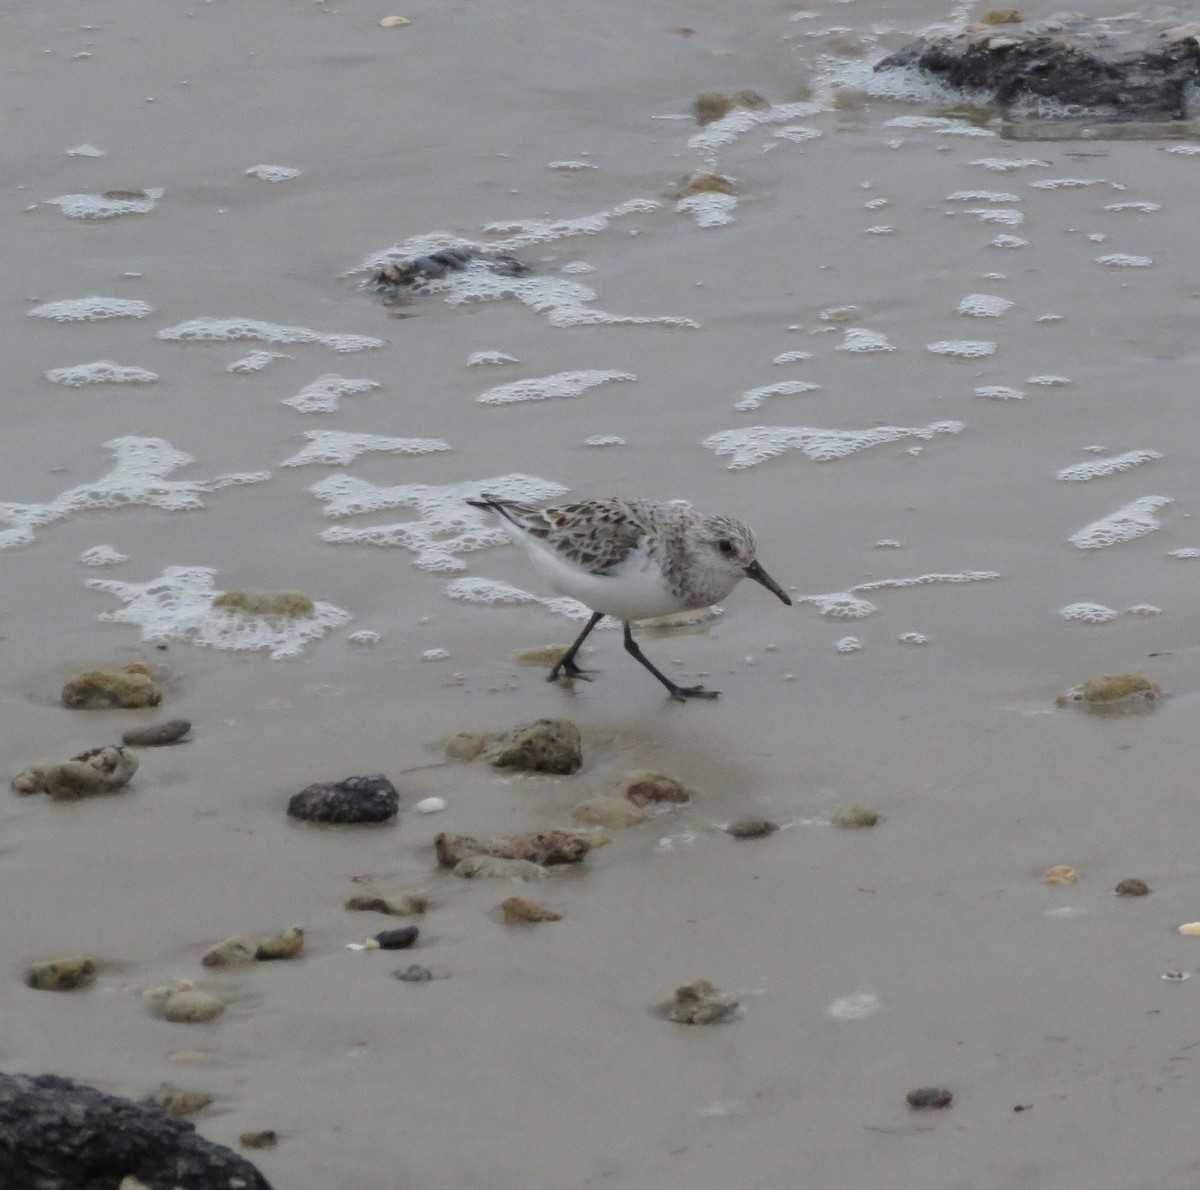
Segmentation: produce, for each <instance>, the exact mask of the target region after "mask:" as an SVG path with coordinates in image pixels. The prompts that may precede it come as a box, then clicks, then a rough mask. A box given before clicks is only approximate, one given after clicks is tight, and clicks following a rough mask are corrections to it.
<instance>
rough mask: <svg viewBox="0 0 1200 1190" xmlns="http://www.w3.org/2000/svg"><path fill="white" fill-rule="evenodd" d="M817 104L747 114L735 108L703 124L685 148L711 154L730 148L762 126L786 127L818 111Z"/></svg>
mask: <svg viewBox="0 0 1200 1190" xmlns="http://www.w3.org/2000/svg"><path fill="white" fill-rule="evenodd" d="M821 110H822V109H821V105H820V104H819V103H779V104H776V105H775V106H774V107H769V108H766V109H765V110H763V111H747V110H746V109H744V108H735V109H734V110H733V111H731V112H729V114H728V115H725V116H722V117H721V118H720V119H719V120H714V121H713V122H712V123H711V124H707V125H705V126H704V128H702V129H701V130H700V131H699V132H697V133H694V134H693V135H692V136H690V137H689V138H688V142H687V144H688V148H689V149H695V150H696V151H697V152H700V153H707V154H710V155H711V154H715V153H716V151H717V150H718V149H720V148H723V147H724V146H725V145H731V144H733V142H734V141H735V140H737V138H738V137H739V136H742V135H744V134H745V133H747V132H750V131H751V130H752V129H754V128H758V127H761V126H763V125H774V124H788V123H790V122H791V121H792V120H802V119H804V118H805V117H806V116H815V115H816V114H817V113H818V112H820V111H821Z"/></svg>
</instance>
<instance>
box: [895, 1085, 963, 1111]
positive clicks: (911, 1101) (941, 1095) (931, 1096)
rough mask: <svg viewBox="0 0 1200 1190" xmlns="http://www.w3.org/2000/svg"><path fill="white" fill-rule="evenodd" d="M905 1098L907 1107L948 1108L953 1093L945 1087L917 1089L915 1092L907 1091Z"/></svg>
mask: <svg viewBox="0 0 1200 1190" xmlns="http://www.w3.org/2000/svg"><path fill="white" fill-rule="evenodd" d="M905 1098H906V1099H907V1100H908V1106H909V1107H917V1108H927V1107H933V1108H938V1107H949V1106H950V1101H951V1100H952V1099H953V1098H954V1092H953V1091H949V1090H947V1089H946V1088H945V1087H917V1088H916V1090H914V1091H909V1093H908V1094H907V1095H906V1096H905Z"/></svg>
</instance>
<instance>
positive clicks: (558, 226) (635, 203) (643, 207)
mask: <svg viewBox="0 0 1200 1190" xmlns="http://www.w3.org/2000/svg"><path fill="white" fill-rule="evenodd" d="M661 209H662V203H660V202H658V201H657V200H656V199H653V198H631V199H628V200H627V201H625V202H622V203H618V204H617V205H616V206H615V207H613V208H612V210H609V211H597V212H596V213H595V214H592V215H579V216H576V217H575V218H574V219H514V220H510V221H509V222H506V223H489V224H488V225H487V226H486V227H485V228H484V230H485V231H487V232H489V233H491V234H494V235H499V234H500V233H502V232H507V233H508V237H507V238H506V239H500V240H493V241H491V243H490V245H488V246H489V247H490V248H491V249H492V250H493V251H495V252H516V251H519V250H520V249H521V248H527V247H529V246H530V245H531V244H549V243H552V242H553V241H555V240H562V239H566V238H568V237H570V236H590V235H598V234H599V233H600V232H602V231H608V229H609V228H610V227H611V226H612V222H613V220H614V219H624V218H625V217H626V216H628V215H648V214H651V213H653V212H654V211H658V210H661ZM434 234H436V235H443V236H444V235H445V234H446V233H445V232H440V233H434ZM451 239H452V240H453V243H452V244H441V245H439V247H453V246H461V245H463V244H464V241H462V240H455V239H454V238H453V237H451ZM414 242H415V241H414V240H408V241H406V243H405V245H402V248H407V246H408V245H409V244H412V243H414ZM467 246H469V247H475V248H478V247H481V245H478V244H473V245H467ZM435 250H436V249H433V248H421V249H419V250H418V251H416V252H412V251H408V252H405V253H402V254H405V255H417V256H421V255H424V254H426V253H428V252H431V251H435ZM381 263H383V262H381Z"/></svg>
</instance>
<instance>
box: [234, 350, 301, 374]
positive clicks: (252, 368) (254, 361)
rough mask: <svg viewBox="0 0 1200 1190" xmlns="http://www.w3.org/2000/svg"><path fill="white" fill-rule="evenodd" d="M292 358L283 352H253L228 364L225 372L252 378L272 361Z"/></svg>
mask: <svg viewBox="0 0 1200 1190" xmlns="http://www.w3.org/2000/svg"><path fill="white" fill-rule="evenodd" d="M291 358H292V357H291V356H290V355H284V354H283V352H282V351H251V352H250V353H249V354H248V355H243V356H242V358H241V359H235V360H234V361H233V363H231V364H226V365H225V371H226V372H232V373H233V374H234V375H235V376H252V375H254V373H255V372H261V371H262V370H263V369H264V368H265V367H266V366H267V365H268V364H269V363H270V362H271V361H272V360H277V359H291Z"/></svg>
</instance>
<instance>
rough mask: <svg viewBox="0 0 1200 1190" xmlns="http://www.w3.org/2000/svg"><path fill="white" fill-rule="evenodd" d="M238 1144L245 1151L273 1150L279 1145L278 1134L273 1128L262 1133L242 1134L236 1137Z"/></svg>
mask: <svg viewBox="0 0 1200 1190" xmlns="http://www.w3.org/2000/svg"><path fill="white" fill-rule="evenodd" d="M238 1143H239V1144H240V1145H243V1146H244V1147H245V1148H247V1149H273V1148H274V1147H275V1146H276V1145H277V1144H278V1143H279V1133H277V1132H276V1131H275V1130H274V1129H273V1128H266V1129H264V1130H263V1131H262V1132H243V1133H242V1134H241V1136H239V1137H238Z"/></svg>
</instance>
